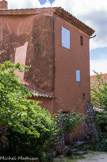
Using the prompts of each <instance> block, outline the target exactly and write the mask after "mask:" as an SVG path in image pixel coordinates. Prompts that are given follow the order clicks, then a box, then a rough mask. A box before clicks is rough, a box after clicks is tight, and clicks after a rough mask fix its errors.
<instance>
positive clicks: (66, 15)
mask: <svg viewBox="0 0 107 162" xmlns="http://www.w3.org/2000/svg"><path fill="white" fill-rule="evenodd" d="M54 13H55V14H56V15H58V16H60V17H62V18H64V19H65V20H66V21H68V22H69V23H71V24H73V25H74V26H76V27H77V28H79V29H80V30H82V31H83V32H85V33H87V34H88V35H89V36H91V35H92V34H93V33H94V32H95V31H94V30H93V29H92V28H90V27H89V26H87V25H86V24H84V23H83V22H82V21H80V20H79V19H77V18H76V17H74V16H73V15H72V14H70V13H69V12H67V11H66V10H64V9H63V8H61V7H58V8H56V10H55V12H54Z"/></svg>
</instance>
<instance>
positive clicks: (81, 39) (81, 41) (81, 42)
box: [80, 36, 83, 46]
mask: <svg viewBox="0 0 107 162" xmlns="http://www.w3.org/2000/svg"><path fill="white" fill-rule="evenodd" d="M80 45H81V46H83V36H80Z"/></svg>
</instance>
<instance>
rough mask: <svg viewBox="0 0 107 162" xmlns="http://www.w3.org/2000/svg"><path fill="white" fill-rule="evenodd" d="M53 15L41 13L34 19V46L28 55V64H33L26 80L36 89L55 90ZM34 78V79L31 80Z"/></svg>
mask: <svg viewBox="0 0 107 162" xmlns="http://www.w3.org/2000/svg"><path fill="white" fill-rule="evenodd" d="M53 39H54V38H53V17H52V16H50V15H46V14H44V15H43V14H39V15H37V16H35V18H34V19H33V27H32V43H30V44H32V48H31V47H29V48H30V49H29V50H30V51H29V53H28V55H27V59H26V64H27V65H31V68H30V70H29V72H28V73H26V75H25V80H27V81H29V82H31V84H32V86H33V85H36V89H39V90H43V91H45V92H52V91H53V54H54V47H53ZM31 78H32V80H31Z"/></svg>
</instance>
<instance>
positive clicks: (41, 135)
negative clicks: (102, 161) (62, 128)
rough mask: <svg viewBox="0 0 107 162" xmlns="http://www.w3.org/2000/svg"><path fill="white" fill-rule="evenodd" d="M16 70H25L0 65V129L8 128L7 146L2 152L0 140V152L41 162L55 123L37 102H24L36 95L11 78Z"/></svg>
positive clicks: (17, 65) (17, 79)
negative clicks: (32, 158) (2, 126)
mask: <svg viewBox="0 0 107 162" xmlns="http://www.w3.org/2000/svg"><path fill="white" fill-rule="evenodd" d="M16 69H18V70H19V71H26V70H27V69H28V67H26V66H22V65H21V64H19V63H16V64H14V63H11V62H4V63H3V64H0V125H7V126H8V129H7V135H6V138H7V139H8V144H7V145H6V147H4V148H3V145H2V144H3V140H1V146H2V147H1V148H0V151H1V153H2V154H5V153H6V154H9V155H10V154H11V155H24V156H28V155H29V156H34V157H35V156H36V157H39V158H40V159H41V157H42V154H43V152H44V151H45V149H46V147H47V146H48V145H49V143H50V140H52V138H53V136H54V135H55V134H56V132H57V130H56V126H57V123H56V122H55V121H54V119H53V118H52V117H51V115H50V114H49V113H48V111H47V110H46V109H43V108H41V107H40V106H39V105H38V102H37V101H32V100H27V98H28V97H31V96H32V95H35V94H33V93H31V92H29V91H28V90H27V88H26V87H24V86H23V84H22V83H20V82H19V78H18V77H17V76H16V75H15V74H14V70H16ZM23 69H24V70H23ZM2 138H3V135H2V132H1V139H2Z"/></svg>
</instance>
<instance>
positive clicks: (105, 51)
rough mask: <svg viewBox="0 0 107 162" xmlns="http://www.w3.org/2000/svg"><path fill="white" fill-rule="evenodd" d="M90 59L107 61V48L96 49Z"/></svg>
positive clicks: (91, 53) (92, 51)
mask: <svg viewBox="0 0 107 162" xmlns="http://www.w3.org/2000/svg"><path fill="white" fill-rule="evenodd" d="M90 59H91V60H100V59H107V47H104V48H96V49H93V50H91V52H90Z"/></svg>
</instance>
